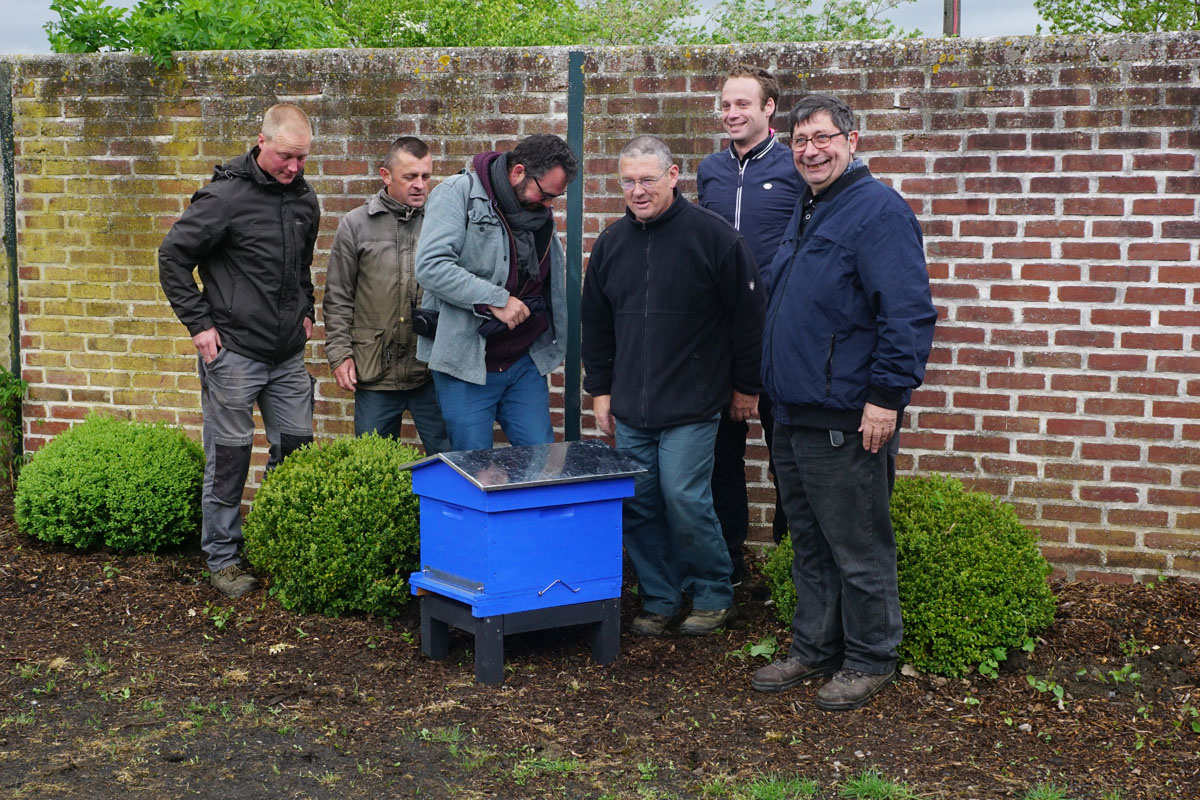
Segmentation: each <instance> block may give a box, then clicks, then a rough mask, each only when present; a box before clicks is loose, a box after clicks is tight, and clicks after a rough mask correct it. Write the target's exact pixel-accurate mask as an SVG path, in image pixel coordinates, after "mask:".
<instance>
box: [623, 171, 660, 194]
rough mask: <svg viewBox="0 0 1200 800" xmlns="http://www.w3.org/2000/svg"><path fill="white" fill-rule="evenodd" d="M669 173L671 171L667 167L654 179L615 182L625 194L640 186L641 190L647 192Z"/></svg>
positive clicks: (628, 179)
mask: <svg viewBox="0 0 1200 800" xmlns="http://www.w3.org/2000/svg"><path fill="white" fill-rule="evenodd" d="M670 171H671V168H670V167H667V168H666V169H664V170H663V171H662V174H661V175H659V176H657V177H654V178H621V179H620V180H619V181H617V183H619V184H621V188H622V189H624V190H625V191H627V192H628V191H629V190H631V189H632V188H633V187H635V186H641V187H642V188H643V189H647V190H648V189H650V187H652V186H653V185H654V184H656V183H658V182H659V181H661V180H662V179H663V178H664V177H665V176H666V174H667V173H668V172H670Z"/></svg>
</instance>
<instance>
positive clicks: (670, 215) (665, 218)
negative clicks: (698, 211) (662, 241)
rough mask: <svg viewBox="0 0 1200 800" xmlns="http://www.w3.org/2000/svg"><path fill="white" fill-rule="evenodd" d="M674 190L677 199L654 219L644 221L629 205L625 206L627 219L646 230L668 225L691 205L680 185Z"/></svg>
mask: <svg viewBox="0 0 1200 800" xmlns="http://www.w3.org/2000/svg"><path fill="white" fill-rule="evenodd" d="M672 191H673V192H674V194H675V199H674V200H672V201H671V205H669V206H667V210H666V211H664V212H663V213H661V214H659V215H658V216H657V217H655V218H654V219H651V220H647V221H646V222H642V221H641V220H640V219H638V218H637V217H635V216H634V215H633V212H632V211H630V210H629V206H625V217H626V219H628V220H629V221H630V222H632V223H633V224H634V225H637V226H639V227H641V228H642V229H644V230H650V229H651V228H657V227H659V226H660V225H666V224H667V223H669V222H670V221H671V220H673V219H675V217H678V216H679V215H680V214H682V213H683V210H684V209H685V208H687V207H688V206H689V205H691V204H690V203H689V202H688V199H687V198H686V197H684V196H683V195H682V194H681V193H680V191H679V187H678V186H676V187H675V188H674V189H673V190H672Z"/></svg>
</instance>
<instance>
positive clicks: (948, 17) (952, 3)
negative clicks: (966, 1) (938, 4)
mask: <svg viewBox="0 0 1200 800" xmlns="http://www.w3.org/2000/svg"><path fill="white" fill-rule="evenodd" d="M961 33H962V0H945V5H944V6H943V7H942V35H943V36H959V35H961Z"/></svg>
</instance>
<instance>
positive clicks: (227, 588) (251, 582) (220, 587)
mask: <svg viewBox="0 0 1200 800" xmlns="http://www.w3.org/2000/svg"><path fill="white" fill-rule="evenodd" d="M212 585H213V586H214V587H216V590H217V591H218V592H220V593H221V594H223V595H225V596H226V597H230V598H238V597H241V596H242V595H244V594H245V593H246V592H252V591H254V590H255V589H257V588H258V578H256V577H254V575H253V574H252V573H250V572H247V571H246V570H244V569H242V567H241V565H239V564H230V565H229V566H228V567H226V568H225V569H220V570H217V571H216V572H214V573H213V574H212Z"/></svg>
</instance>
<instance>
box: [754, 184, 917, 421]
mask: <svg viewBox="0 0 1200 800" xmlns="http://www.w3.org/2000/svg"><path fill="white" fill-rule="evenodd" d="M808 196H810V193H809V192H807V191H806V193H805V198H806V199H807V198H808ZM803 209H804V205H803V203H801V204H800V205H798V206H797V208H796V211H795V213H794V214H793V215H792V219H791V222H790V223H789V224H788V231H787V233H786V234H785V237H784V241H783V242H782V244H781V245H780V247H779V252H778V253H777V254H776V256H775V258H774V260H773V261H772V262H771V264H770V265H769V266H768V267H767V268H766V269H765V270H763V271H762V277H763V283H764V284H765V287H766V290H767V298H768V305H767V319H766V325H765V328H764V332H763V362H762V368H763V384H764V386H765V388H766V391H767V393H768V395H770V397H771V400H772V401H773V402H774V405H775V416H776V418H777V419H779V421H780V422H783V423H784V424H788V425H800V426H805V427H813V428H822V429H827V430H841V431H855V430H858V426H859V424H860V423H861V421H862V410H863V406H864V405H865V404H866V403H872V404H873V405H877V406H880V407H882V408H890V409H897V410H899V409H901V408H903V407H904V406H905V405H907V404H908V400H909V397H910V396H911V394H912V390H913V389H914V388H916V387H917V386H920V385H921V381H922V380H923V379H924V376H925V362H926V361H927V360H928V358H929V351H930V349H931V347H932V344H933V329H934V324H935V323H936V322H937V310H936V309H935V308H934V306H933V301H932V299H931V297H930V293H929V274H928V272H927V271H926V267H925V251H924V246H923V243H922V237H921V226H920V224H919V223H918V222H917V218H916V215H915V214H913V212H912V209H911V208H909V206H908V203H906V202H905V201H904V198H902V197H901V196H900V195H899V194H898V193H897V192H896V191H894V190H893V189H891V188H890V187H888V186H885V185H884V184H882V183H880V182H879V181H878V180H876V179H875V178H874V177H873V176H872V175H871V173H870V171H869V170H868V169H867V168H866V167H860V168H857V169H853V170H848V171H847V172H846V173H845V174H843V175H842V177H841V178H839V179H838V180H837V181H836V182H835V183H834V184H833V185H832V186H830V187H829V189H827V190H826V192H825V194H824V195H823V196H821V197H820V200H819V202H818V203H817V204H816V207H815V209H814V211H813V216H812V219H811V220H809V222H808V223H807V225H806V226H805V227H804V230H803V233H802V234H801V233H800V232H799V229H800V215H801V213H803Z"/></svg>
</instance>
